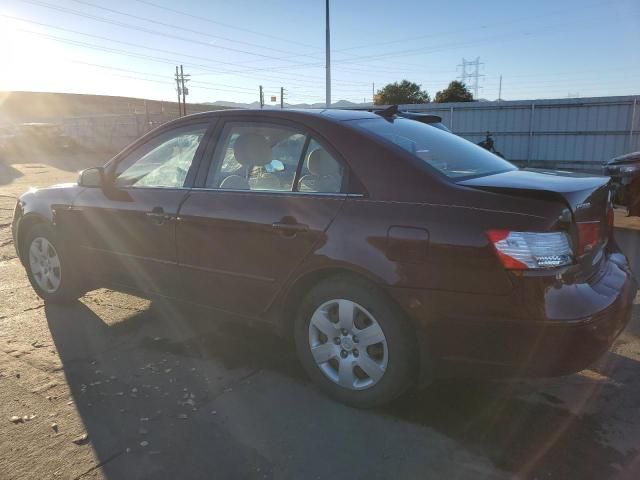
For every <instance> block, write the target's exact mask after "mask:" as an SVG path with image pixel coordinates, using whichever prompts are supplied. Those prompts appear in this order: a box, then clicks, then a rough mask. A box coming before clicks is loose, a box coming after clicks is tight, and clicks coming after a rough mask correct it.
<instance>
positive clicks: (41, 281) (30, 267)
mask: <svg viewBox="0 0 640 480" xmlns="http://www.w3.org/2000/svg"><path fill="white" fill-rule="evenodd" d="M32 249H33V252H32ZM22 251H23V254H24V260H25V268H26V270H27V276H28V277H29V282H30V283H31V286H32V287H33V289H34V290H35V292H36V293H37V294H38V296H39V297H40V298H42V299H43V300H44V301H46V302H50V303H71V302H73V301H75V300H77V299H78V298H79V297H80V296H81V295H82V294H83V293H84V292H83V291H82V290H81V288H80V279H79V278H78V277H79V275H78V272H77V270H76V269H75V268H73V265H72V263H71V262H70V261H69V257H68V256H67V252H66V251H65V249H64V246H63V245H61V242H59V241H58V239H57V237H56V234H55V232H54V231H53V230H52V229H51V228H50V227H49V226H48V225H45V224H37V225H34V226H33V227H32V228H31V229H30V230H29V231H28V232H27V235H26V238H25V240H24V243H23V250H22ZM52 254H53V255H52ZM47 259H48V261H49V262H48V263H47ZM43 263H44V265H43ZM45 269H46V270H45ZM45 271H46V273H45ZM47 279H48V280H47Z"/></svg>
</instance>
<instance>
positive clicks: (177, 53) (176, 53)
mask: <svg viewBox="0 0 640 480" xmlns="http://www.w3.org/2000/svg"><path fill="white" fill-rule="evenodd" d="M23 1H24V0H23ZM0 17H4V18H9V19H12V20H17V21H20V22H24V23H29V24H34V25H40V26H44V27H47V28H53V29H56V30H60V31H63V32H67V33H72V34H75V35H82V36H86V37H90V38H95V39H99V40H105V41H109V42H114V43H119V44H121V45H127V46H131V47H134V48H142V49H146V50H151V51H157V52H162V53H168V54H171V55H178V56H181V57H188V58H194V59H198V60H206V61H210V58H209V57H202V56H197V55H190V54H186V53H182V52H176V51H171V50H166V49H160V48H154V47H148V46H145V45H141V44H137V43H132V42H125V41H122V40H116V39H113V38H108V37H104V36H100V35H94V34H89V33H84V32H79V31H77V30H73V29H68V28H63V27H58V26H55V25H51V24H47V23H43V22H37V21H33V20H28V19H25V18H21V17H15V16H12V15H5V14H0ZM22 31H23V32H26V33H30V34H33V35H39V36H44V37H46V38H50V39H53V40H54V41H60V42H63V43H69V42H74V41H76V40H71V39H66V38H61V37H55V36H53V35H49V36H47V34H44V33H41V32H34V31H32V30H22ZM80 46H83V45H80ZM84 46H86V47H87V48H96V49H101V50H103V51H104V49H105V48H107V47H103V46H100V45H92V44H84ZM118 51H119V52H125V51H122V50H118ZM125 53H129V52H125ZM134 55H142V54H134ZM150 58H151V57H150ZM156 58H157V57H156ZM168 61H169V62H171V63H175V61H173V60H168ZM217 64H223V65H230V66H233V67H238V66H242V65H240V64H237V63H233V62H226V61H221V60H218V61H217V62H216V65H217ZM191 65H192V66H195V67H199V68H203V69H207V68H209V69H211V67H209V65H197V64H191ZM263 70H269V71H271V70H273V68H272V67H264V68H257V69H248V70H247V69H245V70H220V69H219V68H217V69H216V70H215V71H212V72H211V73H215V74H234V75H240V76H247V75H243V74H244V73H251V72H254V71H263ZM211 73H207V74H211ZM281 73H282V74H284V75H289V76H295V77H296V78H300V79H302V78H309V79H312V80H316V81H317V80H318V78H317V77H312V76H309V75H301V74H296V73H288V72H281ZM197 74H199V73H197ZM261 77H264V78H267V77H265V76H264V75H261ZM271 77H272V79H273V80H278V81H280V80H282V77H281V76H280V77H274V76H273V75H271ZM250 78H252V77H250ZM287 81H288V80H287ZM334 82H335V83H344V84H352V85H358V84H365V83H366V82H349V81H343V80H335V81H334Z"/></svg>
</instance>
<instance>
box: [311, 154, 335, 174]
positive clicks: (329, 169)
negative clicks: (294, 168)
mask: <svg viewBox="0 0 640 480" xmlns="http://www.w3.org/2000/svg"><path fill="white" fill-rule="evenodd" d="M307 168H308V169H309V173H311V174H313V175H318V176H319V177H323V176H325V175H336V174H338V173H339V170H340V168H339V166H338V163H337V162H336V161H335V160H334V159H333V157H332V156H331V155H329V154H328V153H327V152H326V151H325V150H324V149H323V148H316V149H315V150H314V151H313V152H311V153H310V154H309V158H308V159H307Z"/></svg>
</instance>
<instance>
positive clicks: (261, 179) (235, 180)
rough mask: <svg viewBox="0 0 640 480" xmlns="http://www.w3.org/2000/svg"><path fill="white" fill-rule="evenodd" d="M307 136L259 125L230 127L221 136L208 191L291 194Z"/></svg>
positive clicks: (277, 127)
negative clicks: (214, 189)
mask: <svg viewBox="0 0 640 480" xmlns="http://www.w3.org/2000/svg"><path fill="white" fill-rule="evenodd" d="M305 140H306V136H305V135H304V134H303V133H301V132H300V131H298V130H294V129H291V128H288V127H283V126H279V125H269V124H260V123H255V124H252V123H230V124H228V125H227V126H226V127H225V128H224V131H223V133H222V137H221V139H220V142H219V143H218V150H217V151H216V154H215V156H216V159H215V161H214V166H215V168H212V169H211V170H210V171H209V175H208V178H207V180H206V186H207V187H208V188H221V189H231V190H269V191H281V192H282V191H284V192H290V191H292V189H293V182H294V178H295V175H296V170H297V167H298V163H299V162H300V157H301V155H302V150H303V148H304V145H305Z"/></svg>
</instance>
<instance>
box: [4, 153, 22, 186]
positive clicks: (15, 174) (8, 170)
mask: <svg viewBox="0 0 640 480" xmlns="http://www.w3.org/2000/svg"><path fill="white" fill-rule="evenodd" d="M21 176H22V172H20V171H19V170H17V169H15V168H13V167H12V166H11V165H9V164H8V163H7V162H6V160H5V158H4V156H3V155H2V153H0V185H5V184H7V183H11V182H12V181H13V180H15V179H16V178H19V177H21Z"/></svg>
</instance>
